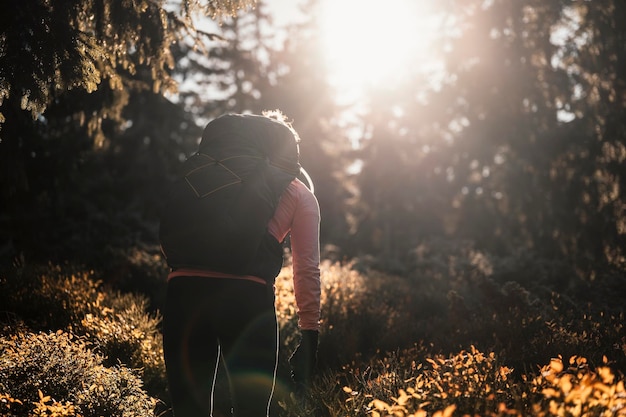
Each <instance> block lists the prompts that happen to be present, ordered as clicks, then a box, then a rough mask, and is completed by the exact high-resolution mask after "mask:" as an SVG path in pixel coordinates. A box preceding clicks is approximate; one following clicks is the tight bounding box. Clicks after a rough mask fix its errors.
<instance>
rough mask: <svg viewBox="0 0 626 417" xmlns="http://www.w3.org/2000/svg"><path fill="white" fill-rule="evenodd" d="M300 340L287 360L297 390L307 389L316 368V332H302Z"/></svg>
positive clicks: (317, 335) (317, 333)
mask: <svg viewBox="0 0 626 417" xmlns="http://www.w3.org/2000/svg"><path fill="white" fill-rule="evenodd" d="M301 332H302V339H301V340H300V344H299V345H298V347H296V350H294V352H293V354H292V355H291V357H290V358H289V365H291V378H292V379H293V381H294V382H295V383H296V388H297V389H298V390H302V389H307V388H309V385H310V383H311V377H312V376H313V373H314V372H315V368H316V366H317V339H318V337H319V332H318V331H317V330H302V331H301Z"/></svg>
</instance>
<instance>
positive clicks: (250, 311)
mask: <svg viewBox="0 0 626 417" xmlns="http://www.w3.org/2000/svg"><path fill="white" fill-rule="evenodd" d="M163 350H164V354H165V365H166V369H167V379H168V383H169V388H170V394H171V398H172V407H173V409H174V415H175V416H176V417H201V416H202V417H206V416H209V415H211V416H215V417H222V416H229V415H231V410H230V408H231V406H232V408H233V410H234V413H235V416H237V417H263V416H267V415H268V410H269V403H270V401H271V397H272V393H273V390H274V383H275V374H276V366H277V360H278V353H277V351H278V325H277V323H276V312H275V309H274V291H273V288H272V287H271V286H265V285H262V284H258V283H255V282H251V281H245V280H237V279H224V278H204V277H175V278H172V279H171V281H170V282H169V283H168V287H167V301H166V305H165V311H164V321H163ZM220 358H221V359H222V364H223V365H224V369H225V370H226V375H227V378H228V383H229V384H228V385H229V389H228V390H227V395H228V393H229V394H230V401H229V400H228V399H227V398H226V399H225V398H223V397H220V398H218V397H217V393H216V391H215V386H216V378H217V375H218V372H217V369H218V365H219V364H220ZM214 393H215V394H216V395H215V396H214ZM214 397H215V398H214ZM220 407H221V408H220ZM212 412H213V414H211V413H212Z"/></svg>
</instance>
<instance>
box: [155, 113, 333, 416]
mask: <svg viewBox="0 0 626 417" xmlns="http://www.w3.org/2000/svg"><path fill="white" fill-rule="evenodd" d="M287 132H288V134H289V135H290V137H291V139H292V140H293V141H295V143H296V146H297V143H298V142H299V140H300V139H299V137H298V134H297V132H296V131H295V130H294V129H293V127H292V126H291V124H290V123H288V122H287V121H286V119H285V117H284V115H283V114H282V113H280V112H278V111H275V112H272V113H264V114H263V115H224V116H221V117H219V118H217V119H215V120H214V121H212V122H210V123H209V124H208V125H207V127H206V128H205V130H204V133H203V136H202V140H201V142H200V145H199V150H198V154H200V155H206V154H208V151H206V149H205V148H207V147H208V146H209V145H210V144H211V143H216V142H215V141H219V140H221V139H220V138H221V137H223V138H226V139H224V140H231V141H234V140H235V139H237V140H245V139H249V138H248V136H254V137H258V138H257V139H259V138H260V139H261V140H263V141H265V142H268V143H269V142H271V141H272V140H273V139H275V136H276V135H284V134H286V133H287ZM216 138H217V139H216ZM296 149H297V152H296V154H295V158H296V160H295V164H296V165H295V166H296V169H295V171H294V170H288V169H287V171H289V172H292V174H293V173H295V172H297V171H298V170H299V169H300V165H299V160H298V159H297V158H299V148H296ZM265 157H267V158H268V159H269V160H270V163H272V155H265ZM283 157H284V155H283ZM290 157H291V158H292V159H293V158H294V155H293V153H292V154H291V155H290ZM190 159H192V158H190ZM284 159H285V158H283V162H284ZM275 162H276V163H275V164H273V163H272V164H273V165H276V166H279V167H281V163H280V158H276V161H275ZM292 162H293V161H292ZM224 163H226V162H224ZM218 164H219V162H218ZM194 166H196V168H195V169H191V170H190V172H192V171H193V172H197V171H196V169H198V168H197V165H194ZM202 166H205V165H202ZM285 166H287V165H285V164H284V163H283V164H282V168H285ZM228 170H229V171H230V170H231V168H229V169H228ZM232 170H234V168H232ZM222 172H223V171H222ZM272 172H279V174H276V175H277V177H280V175H282V174H284V173H285V170H284V169H281V170H274V171H272ZM251 177H254V178H258V177H260V175H252V176H251ZM186 178H187V182H190V181H193V179H191V180H190V177H186ZM254 178H252V180H251V181H254ZM288 178H289V179H288V183H287V184H286V186H285V187H284V189H283V190H282V192H280V195H279V199H278V201H277V204H276V207H275V209H274V211H273V213H271V217H270V219H269V221H268V222H266V224H265V225H264V231H263V232H264V233H265V237H264V238H263V242H266V243H262V244H261V246H264V248H262V249H259V250H258V253H257V255H255V257H253V262H252V263H246V266H245V267H242V265H241V262H236V261H233V260H232V259H230V260H229V262H231V263H238V265H230V266H229V265H228V262H223V263H222V264H220V262H218V261H219V259H225V258H228V257H231V256H234V255H233V252H237V251H238V249H234V250H233V249H229V251H230V252H228V253H226V252H225V253H224V254H221V255H218V256H215V258H216V261H215V262H213V264H211V265H219V267H211V266H206V265H198V262H197V261H196V262H191V261H183V259H184V251H180V250H178V251H177V250H175V249H176V248H174V249H172V248H170V247H167V246H166V247H163V246H164V244H163V242H162V247H163V252H164V255H165V258H166V259H167V261H168V264H169V265H170V267H171V271H170V273H169V275H168V283H167V295H166V301H165V308H164V313H163V315H164V318H163V350H164V358H165V365H166V372H167V379H168V385H169V390H170V395H171V401H172V409H173V412H174V415H175V416H176V417H192V416H193V417H198V416H207V415H210V416H216V417H218V416H228V415H231V414H232V415H234V416H236V417H261V416H269V413H270V405H271V403H272V396H273V393H274V390H275V385H276V373H277V367H278V349H279V335H278V324H277V319H276V311H275V304H274V301H275V292H274V279H275V278H276V276H277V274H278V272H280V269H281V267H282V256H283V246H282V244H283V242H285V241H286V238H287V237H288V236H290V239H289V240H290V245H291V252H292V260H293V283H294V293H295V299H296V304H297V310H296V311H297V314H298V326H299V329H300V332H301V342H300V344H299V346H298V347H297V348H296V350H295V352H294V353H293V355H292V356H291V357H290V358H289V362H290V365H291V369H292V378H293V381H294V383H295V384H296V385H297V386H298V387H303V386H306V385H307V384H308V383H309V382H310V378H311V375H312V372H313V369H314V367H315V361H316V352H317V343H318V333H319V326H320V292H321V290H320V268H319V263H320V249H319V224H320V211H319V205H318V202H317V199H316V197H315V195H314V194H313V192H312V191H311V190H309V188H308V187H307V186H306V185H305V184H304V183H303V182H302V181H300V180H299V179H297V178H295V177H288ZM271 182H272V181H270V183H271ZM276 182H277V181H274V183H276ZM244 183H245V181H244ZM215 188H216V189H217V188H219V186H216V187H215ZM244 189H245V188H244ZM210 192H213V191H212V190H211V191H210ZM239 192H241V191H239ZM175 199H176V198H175ZM243 201H244V203H243V204H245V205H246V207H243V208H238V209H237V210H239V209H241V210H243V217H242V220H241V222H245V219H246V218H248V217H255V216H256V213H257V212H258V211H263V210H262V208H261V207H260V205H261V204H260V203H255V202H254V201H256V200H253V199H251V198H243ZM259 201H261V200H259ZM229 210H230V211H233V209H232V208H231V209H229ZM162 227H164V225H163V223H162ZM196 229H197V228H196ZM196 231H197V230H196ZM203 233H205V234H210V233H209V232H203ZM213 238H215V237H213ZM218 238H219V241H221V242H223V246H228V245H230V244H231V243H232V242H229V241H230V240H233V239H232V238H231V237H229V236H219V237H218ZM164 240H165V239H164ZM187 240H189V238H188V239H187ZM192 240H195V241H198V242H199V241H200V239H195V238H194V239H192ZM247 240H254V239H247ZM267 242H270V243H267ZM234 244H235V245H240V246H234V247H235V248H240V247H244V246H245V245H246V242H234ZM198 245H199V244H195V242H193V244H192V246H190V247H191V248H193V247H197V246H198ZM170 246H172V245H170ZM268 248H269V249H268ZM219 249H221V248H218V249H212V253H215V252H217V251H218V250H219ZM192 250H193V249H189V250H188V251H192ZM242 250H243V249H242ZM212 253H209V254H205V255H203V256H204V257H205V258H211V257H213V256H212ZM259 253H260V254H261V255H258V254H259ZM177 257H178V258H180V259H181V261H177V260H176V259H174V258H177ZM218 258H219V259H218ZM190 259H191V258H190ZM272 259H273V260H274V261H272ZM276 259H280V263H279V264H278V263H276V262H277V261H275V260H276ZM272 262H273V263H274V266H273V267H270V268H268V267H267V265H266V264H268V263H272ZM208 263H209V264H210V262H208ZM220 363H221V364H222V366H223V369H224V370H225V371H226V372H225V373H226V376H227V380H228V382H229V383H228V385H229V390H228V391H229V392H228V394H229V396H230V399H229V401H223V399H220V398H217V399H216V398H215V396H216V381H217V380H218V369H219V368H220V366H219V365H220ZM224 403H226V405H223V404H224ZM220 407H221V408H220Z"/></svg>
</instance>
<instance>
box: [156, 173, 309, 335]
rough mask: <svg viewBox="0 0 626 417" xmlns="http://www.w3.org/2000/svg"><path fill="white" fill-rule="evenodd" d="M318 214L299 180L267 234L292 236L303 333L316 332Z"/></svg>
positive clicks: (285, 196) (198, 272)
mask: <svg viewBox="0 0 626 417" xmlns="http://www.w3.org/2000/svg"><path fill="white" fill-rule="evenodd" d="M319 224H320V210H319V206H318V203H317V199H316V198H315V195H314V194H313V193H312V192H311V191H310V190H309V189H308V188H307V187H306V185H304V184H303V183H302V182H301V181H299V180H297V179H296V180H293V181H292V182H291V183H290V184H289V185H288V186H287V188H286V190H285V191H284V192H283V194H282V196H281V197H280V201H279V202H278V207H277V208H276V212H275V213H274V217H273V218H272V219H271V220H270V222H269V224H268V231H269V232H270V234H271V235H272V236H274V237H275V238H276V240H277V241H279V242H282V241H283V240H284V239H285V237H287V235H288V234H289V233H291V254H292V258H293V285H294V292H295V296H296V304H297V307H298V310H297V313H298V325H299V327H300V328H301V329H302V330H318V329H319V320H320V296H321V288H320V268H319V265H320V245H319ZM175 276H206V277H210V278H230V279H246V280H250V281H255V282H260V283H263V284H264V283H265V281H264V280H262V279H261V278H259V277H254V276H239V275H231V274H224V273H220V272H213V271H205V270H191V269H177V270H176V271H173V272H171V273H170V274H169V276H168V279H170V278H173V277H175Z"/></svg>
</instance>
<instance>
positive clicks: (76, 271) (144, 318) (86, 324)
mask: <svg viewBox="0 0 626 417" xmlns="http://www.w3.org/2000/svg"><path fill="white" fill-rule="evenodd" d="M0 299H1V300H2V301H5V302H6V303H5V304H3V305H5V306H6V308H7V310H8V311H9V312H11V314H12V317H14V318H15V320H14V321H13V322H12V323H5V330H4V333H5V334H19V333H21V332H24V329H25V328H26V329H28V328H30V329H32V330H42V331H48V330H52V331H56V330H59V329H60V330H64V331H68V332H70V333H72V334H75V335H81V336H83V339H84V340H85V341H88V342H90V344H91V348H92V349H94V350H96V351H97V352H98V353H99V354H100V355H101V356H102V357H103V361H104V365H105V366H113V365H115V364H118V363H121V364H123V365H125V366H127V367H130V368H132V369H135V370H136V372H138V373H140V375H141V376H142V377H143V379H144V384H145V387H146V389H147V390H148V392H150V393H151V394H153V395H157V396H163V395H164V394H165V389H166V388H165V387H166V382H165V365H164V362H163V349H162V341H161V340H162V338H161V333H160V331H159V324H160V317H159V315H158V313H155V314H148V313H147V308H148V300H147V298H146V297H145V296H142V295H135V294H122V293H119V292H116V291H113V290H111V289H109V288H107V287H105V286H103V285H102V281H101V280H99V279H98V278H97V275H96V273H95V272H94V271H83V270H81V269H80V268H78V267H73V266H71V265H64V266H57V265H48V266H46V267H41V266H26V267H23V268H15V269H13V270H11V271H5V272H3V273H2V278H1V281H0ZM19 320H21V321H22V324H20V323H19ZM24 324H25V325H24Z"/></svg>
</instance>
